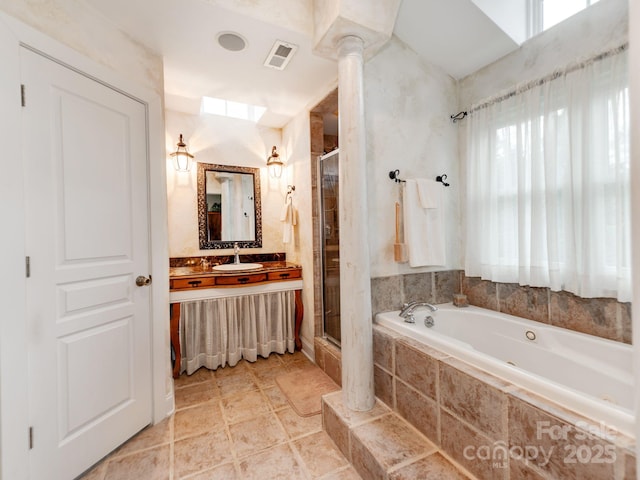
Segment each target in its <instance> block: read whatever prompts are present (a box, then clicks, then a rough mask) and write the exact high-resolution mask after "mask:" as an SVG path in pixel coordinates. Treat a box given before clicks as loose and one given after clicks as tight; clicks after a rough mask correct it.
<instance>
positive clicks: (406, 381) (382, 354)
mask: <svg viewBox="0 0 640 480" xmlns="http://www.w3.org/2000/svg"><path fill="white" fill-rule="evenodd" d="M373 342H374V364H375V369H376V372H377V374H376V376H375V380H376V386H375V387H376V396H377V397H378V398H380V399H382V398H384V399H386V401H385V403H387V405H389V407H390V408H391V409H393V411H395V412H396V413H398V414H399V415H400V416H401V417H403V418H405V419H406V420H407V421H408V422H409V423H411V424H412V425H413V426H414V427H415V428H416V429H418V430H419V431H420V432H421V433H423V434H424V435H425V436H426V437H427V438H428V439H429V440H431V441H432V442H433V443H434V444H435V445H436V446H437V447H439V448H440V449H441V450H442V452H444V453H445V454H446V455H448V456H449V457H450V458H452V459H453V460H454V461H456V462H457V463H459V464H460V465H462V466H463V467H464V468H466V469H467V470H468V471H470V472H471V473H472V474H473V475H475V476H476V477H477V478H479V479H501V480H505V479H521V478H532V479H547V480H551V479H559V478H562V479H571V480H573V479H575V480H582V479H594V480H595V479H598V480H606V479H611V480H622V479H625V480H629V479H634V478H636V477H635V468H634V465H635V453H634V445H635V442H634V441H633V440H632V439H630V438H628V437H625V436H623V435H621V434H619V433H617V432H615V431H612V430H610V429H609V428H607V427H606V426H604V425H601V424H599V423H597V422H593V421H591V420H589V419H586V418H584V417H582V416H579V415H577V414H575V413H573V412H571V411H569V410H566V409H564V408H562V407H559V406H558V405H556V404H553V403H551V402H549V401H547V400H546V399H543V398H541V397H539V396H537V395H535V394H533V393H531V392H528V391H525V390H523V389H521V388H519V387H516V386H514V385H511V384H509V383H508V382H506V381H503V380H502V379H500V378H497V377H495V376H493V375H490V374H488V373H486V372H484V371H482V370H479V369H477V368H475V367H473V366H471V365H468V364H467V363H465V362H462V361H460V360H458V359H456V358H454V357H451V356H448V355H446V354H444V353H442V352H440V351H438V350H435V349H433V348H430V347H428V346H425V345H422V344H420V343H418V342H416V341H414V340H412V339H409V338H407V337H404V336H402V335H399V334H397V333H396V332H393V331H391V330H389V329H386V328H384V327H380V326H377V325H375V326H374V336H373ZM380 379H383V380H384V381H380ZM526 452H529V458H528V459H527V457H526V456H525V454H526ZM543 452H544V453H545V454H547V455H548V453H549V452H551V455H550V456H548V457H543V456H542V455H543ZM505 453H506V456H505ZM521 453H522V455H520V454H521ZM534 454H537V455H538V457H536V458H534ZM547 458H548V461H546V459H547ZM572 462H573V463H572Z"/></svg>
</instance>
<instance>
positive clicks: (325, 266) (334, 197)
mask: <svg viewBox="0 0 640 480" xmlns="http://www.w3.org/2000/svg"><path fill="white" fill-rule="evenodd" d="M339 157H340V155H339V150H338V149H336V150H333V151H332V152H330V153H327V154H326V155H322V156H321V157H319V159H318V160H319V161H318V166H319V174H318V179H319V180H320V182H319V183H320V211H321V218H320V225H321V229H322V232H321V239H322V242H321V244H322V251H321V260H322V316H323V329H324V334H325V336H326V338H327V339H328V340H330V341H332V342H334V343H336V344H337V345H340V222H339V218H338V185H339V183H338V182H339V178H338V162H339Z"/></svg>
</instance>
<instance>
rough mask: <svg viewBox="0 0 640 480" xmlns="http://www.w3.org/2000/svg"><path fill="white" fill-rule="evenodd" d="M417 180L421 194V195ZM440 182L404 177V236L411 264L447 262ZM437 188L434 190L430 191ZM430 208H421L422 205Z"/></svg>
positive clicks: (412, 265) (424, 264)
mask: <svg viewBox="0 0 640 480" xmlns="http://www.w3.org/2000/svg"><path fill="white" fill-rule="evenodd" d="M418 183H420V184H421V188H420V189H422V190H424V193H423V195H422V198H423V199H424V200H425V202H424V203H423V201H422V199H421V195H420V189H419V187H418ZM441 187H442V186H441V185H440V184H439V183H438V182H436V181H434V180H428V179H419V182H418V179H407V181H406V182H405V183H404V194H403V203H404V208H403V210H404V229H405V232H404V235H405V243H406V244H407V245H408V248H409V265H410V266H411V267H422V266H427V265H429V266H436V265H438V266H440V265H445V264H446V237H445V224H444V212H443V206H442V192H441V191H440V190H439V189H441ZM434 190H436V192H435V193H434V192H433V191H434ZM425 203H426V204H427V205H429V207H427V208H425V207H423V205H424V204H425Z"/></svg>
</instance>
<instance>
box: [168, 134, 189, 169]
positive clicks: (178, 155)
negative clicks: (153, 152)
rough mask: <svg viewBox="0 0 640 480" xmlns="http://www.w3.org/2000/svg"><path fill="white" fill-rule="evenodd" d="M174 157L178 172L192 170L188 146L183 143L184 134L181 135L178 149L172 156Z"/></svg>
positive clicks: (174, 164)
mask: <svg viewBox="0 0 640 480" xmlns="http://www.w3.org/2000/svg"><path fill="white" fill-rule="evenodd" d="M171 156H172V157H173V166H174V167H175V169H176V170H177V171H178V172H188V171H189V170H191V159H192V158H193V155H191V154H190V153H189V152H188V151H187V145H186V143H184V142H183V141H182V134H180V141H179V142H178V149H177V150H176V151H175V152H173V153H172V154H171Z"/></svg>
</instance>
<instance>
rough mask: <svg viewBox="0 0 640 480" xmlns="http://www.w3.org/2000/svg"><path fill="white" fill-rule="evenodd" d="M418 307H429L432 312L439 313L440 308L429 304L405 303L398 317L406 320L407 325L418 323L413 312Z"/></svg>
mask: <svg viewBox="0 0 640 480" xmlns="http://www.w3.org/2000/svg"><path fill="white" fill-rule="evenodd" d="M418 307H427V308H428V309H429V310H430V311H431V312H436V311H438V307H435V306H433V305H431V304H430V303H427V302H409V303H405V304H404V305H403V306H402V310H401V311H400V313H399V314H398V315H399V316H400V317H402V318H404V321H405V322H407V323H416V319H415V317H414V316H413V311H414V310H415V309H416V308H418Z"/></svg>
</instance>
